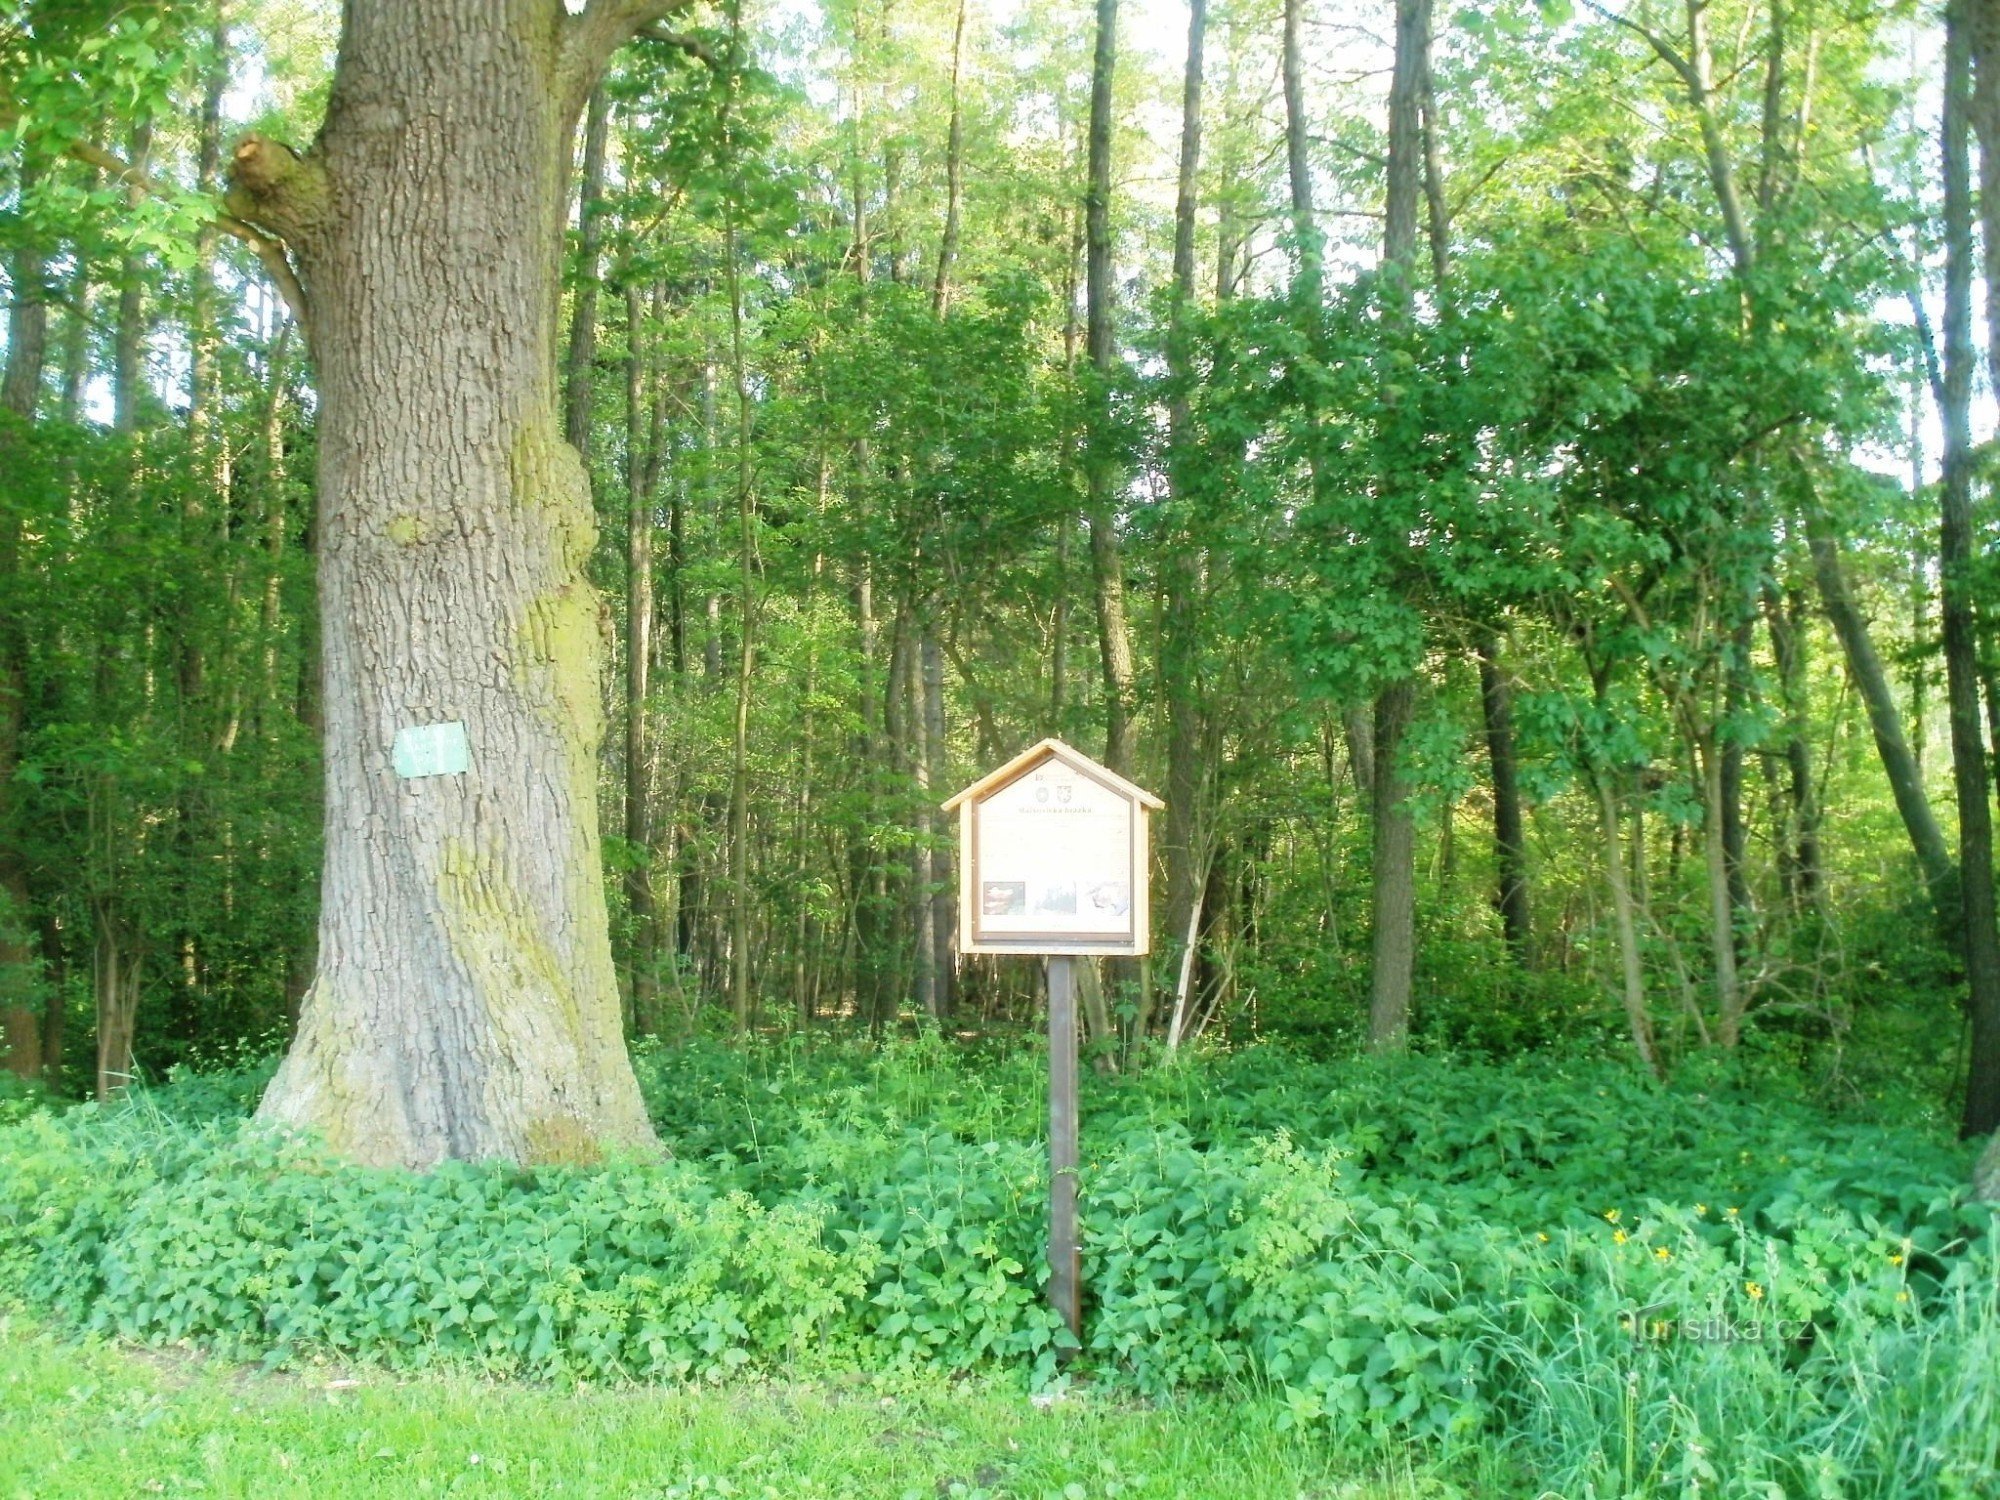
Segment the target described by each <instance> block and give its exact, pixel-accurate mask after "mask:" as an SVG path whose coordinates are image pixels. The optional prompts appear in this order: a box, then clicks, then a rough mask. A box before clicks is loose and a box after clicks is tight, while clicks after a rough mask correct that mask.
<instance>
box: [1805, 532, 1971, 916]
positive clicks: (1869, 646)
mask: <svg viewBox="0 0 2000 1500" xmlns="http://www.w3.org/2000/svg"><path fill="white" fill-rule="evenodd" d="M1806 539H1807V542H1808V543H1809V544H1810V546H1811V548H1812V558H1813V576H1814V579H1815V581H1816V582H1817V583H1818V585H1819V597H1820V605H1821V607H1822V608H1823V609H1824V610H1825V611H1826V617H1827V619H1828V620H1829V621H1830V622H1831V623H1832V625H1833V633H1834V636H1835V637H1836V638H1837V639H1838V640H1839V642H1840V649H1841V652H1842V653H1843V654H1844V655H1845V656H1846V658H1847V672H1848V676H1849V678H1850V679H1851V680H1852V681H1853V683H1854V687H1855V691H1856V692H1858V693H1859V694H1860V695H1861V701H1862V704H1863V705H1864V706H1865V707H1866V709H1867V711H1868V727H1869V728H1870V730H1872V731H1873V733H1874V736H1875V753H1876V755H1877V756H1878V757H1879V758H1880V760H1881V762H1882V773H1883V775H1884V776H1885V777H1887V778H1888V782H1889V791H1890V794H1891V796H1893V797H1894V799H1895V802H1896V812H1897V814H1898V815H1899V816H1900V817H1901V818H1902V820H1903V831H1904V832H1905V833H1906V834H1907V835H1908V836H1909V840H1910V849H1911V852H1912V853H1913V854H1914V855H1915V856H1916V860H1917V868H1918V870H1919V871H1920V872H1921V873H1922V875H1923V879H1924V886H1925V889H1926V890H1927V891H1928V893H1929V895H1930V899H1931V903H1932V905H1933V906H1935V907H1936V908H1937V913H1938V923H1939V927H1940V929H1941V930H1943V931H1945V932H1947V933H1951V934H1953V935H1954V936H1955V935H1956V934H1957V933H1958V931H1959V928H1960V925H1961V917H1960V913H1959V911H1958V908H1957V904H1956V901H1957V888H1958V876H1957V871H1956V870H1955V869H1954V868H1953V865H1952V859H1951V851H1950V850H1949V849H1948V848H1947V847H1946V845H1945V841H1944V832H1943V830H1942V829H1940V828H1939V827H1938V822H1937V817H1936V815H1935V814H1933V813H1932V811H1931V804H1930V799H1929V798H1928V797H1926V796H1925V795H1924V780H1923V776H1922V774H1921V772H1919V770H1918V768H1917V761H1916V757H1915V756H1914V755H1913V754H1912V753H1911V751H1910V747H1909V744H1908V743H1907V742H1906V741H1905V740H1904V738H1903V721H1902V718H1901V716H1900V715H1899V714H1898V713H1897V711H1896V698H1895V692H1894V689H1892V688H1891V686H1890V684H1889V674H1888V673H1887V672H1886V671H1884V670H1883V667H1882V659H1881V657H1880V656H1878V655H1876V652H1875V644H1874V641H1873V639H1872V638H1871V637H1870V635H1869V631H1868V621H1867V620H1866V619H1865V618H1864V617H1863V616H1862V613H1861V611H1860V609H1859V608H1858V607H1857V606H1856V605H1855V603H1854V598H1853V595H1852V594H1851V593H1850V592H1849V591H1848V587H1847V576H1846V570H1845V569H1844V568H1843V567H1842V565H1841V557H1840V543H1839V541H1838V539H1837V538H1836V537H1835V535H1834V532H1833V528H1832V526H1831V525H1829V524H1828V523H1827V521H1826V520H1825V519H1824V518H1823V517H1821V516H1819V515H1817V514H1814V515H1811V516H1808V517H1807V520H1806ZM1954 946H1956V943H1954Z"/></svg>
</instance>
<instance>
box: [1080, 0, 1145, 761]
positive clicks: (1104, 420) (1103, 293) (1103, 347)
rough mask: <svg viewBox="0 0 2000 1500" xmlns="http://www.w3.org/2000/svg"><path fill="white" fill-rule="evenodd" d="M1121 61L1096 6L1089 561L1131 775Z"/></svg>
mask: <svg viewBox="0 0 2000 1500" xmlns="http://www.w3.org/2000/svg"><path fill="white" fill-rule="evenodd" d="M1117 60H1118V0H1097V46H1096V52H1095V56H1094V60H1093V62H1092V64H1091V70H1090V181H1089V187H1088V189H1087V191H1086V193H1085V197H1084V207H1085V221H1086V223H1085V235H1084V238H1085V242H1086V245H1085V275H1084V282H1085V290H1086V300H1087V303H1088V306H1087V308H1086V312H1085V319H1086V323H1087V325H1088V327H1087V334H1086V339H1085V342H1086V343H1087V345H1088V347H1089V353H1090V363H1091V367H1092V369H1093V370H1094V372H1095V373H1096V377H1097V381H1098V387H1097V392H1096V399H1095V400H1094V401H1093V402H1092V405H1091V430H1090V433H1089V435H1088V439H1087V442H1086V454H1085V460H1084V462H1085V477H1086V480H1087V482H1088V488H1089V499H1088V506H1089V519H1090V561H1091V571H1092V575H1093V581H1094V583H1095V587H1096V595H1097V642H1098V650H1099V652H1100V654H1101V655H1102V657H1103V662H1104V722H1105V731H1104V763H1105V764H1106V765H1107V766H1109V767H1110V768H1111V769H1112V770H1114V771H1116V772H1118V773H1119V774H1120V775H1125V774H1127V773H1129V772H1130V771H1131V769H1132V755H1133V751H1134V749H1135V748H1136V745H1137V739H1138V724H1137V722H1136V719H1135V712H1136V709H1137V695H1136V688H1135V679H1134V674H1133V668H1132V638H1131V633H1130V632H1129V631H1128V630H1127V628H1126V625H1125V564H1124V557H1123V548H1122V545H1121V543H1120V541H1119V537H1118V497H1117V488H1118V460H1117V458H1116V456H1115V454H1114V453H1113V452H1112V444H1111V434H1110V432H1109V431H1108V428H1109V424H1110V418H1111V413H1110V404H1109V401H1108V400H1107V396H1108V391H1107V387H1108V385H1109V383H1110V381H1111V380H1112V379H1113V377H1114V375H1115V374H1116V371H1117V363H1118V361H1117V351H1116V350H1115V349H1114V348H1113V346H1112V330H1111V314H1112V299H1113V293H1112V286H1111V124H1112V121H1111V79H1112V73H1113V70H1114V69H1115V67H1116V64H1117Z"/></svg>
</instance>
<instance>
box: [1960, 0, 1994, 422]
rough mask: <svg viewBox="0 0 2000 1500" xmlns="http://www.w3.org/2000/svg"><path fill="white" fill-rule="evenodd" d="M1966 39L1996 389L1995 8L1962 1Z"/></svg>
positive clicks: (1979, 0)
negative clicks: (1969, 49)
mask: <svg viewBox="0 0 2000 1500" xmlns="http://www.w3.org/2000/svg"><path fill="white" fill-rule="evenodd" d="M1965 37H1966V42H1967V44H1968V46H1969V47H1970V48H1971V52H1972V68H1973V83H1972V96H1971V99H1970V102H1969V105H1968V108H1967V110H1966V116H1967V119H1968V120H1969V121H1970V123H1971V125H1972V130H1973V134H1974V136H1975V137H1976V138H1977V140H1978V142H1979V229H1980V239H1981V241H1982V242H1983V249H1984V251H1985V259H1984V264H1985V270H1986V338H1987V376H1988V378H1989V379H1990V380H1991V381H1993V382H1994V383H1995V384H1996V385H2000V4H1996V3H1995V0H1966V6H1965Z"/></svg>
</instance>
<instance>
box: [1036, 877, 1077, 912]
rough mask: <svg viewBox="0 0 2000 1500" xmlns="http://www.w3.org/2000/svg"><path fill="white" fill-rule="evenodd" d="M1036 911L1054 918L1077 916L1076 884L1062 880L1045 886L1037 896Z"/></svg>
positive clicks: (1072, 881)
mask: <svg viewBox="0 0 2000 1500" xmlns="http://www.w3.org/2000/svg"><path fill="white" fill-rule="evenodd" d="M1035 910H1036V911H1038V912H1046V913H1047V914H1048V915H1050V916H1054V917H1073V916H1075V915H1076V882H1075V881H1074V880H1060V881H1052V882H1050V883H1049V884H1048V885H1045V886H1043V887H1042V888H1041V889H1040V890H1039V891H1038V892H1037V893H1036V895H1035Z"/></svg>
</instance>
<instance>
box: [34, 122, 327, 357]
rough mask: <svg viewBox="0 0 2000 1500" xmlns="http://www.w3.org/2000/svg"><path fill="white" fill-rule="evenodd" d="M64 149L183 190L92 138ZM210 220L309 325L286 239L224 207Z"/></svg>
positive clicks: (133, 183)
mask: <svg viewBox="0 0 2000 1500" xmlns="http://www.w3.org/2000/svg"><path fill="white" fill-rule="evenodd" d="M12 123H13V117H12V115H11V114H10V113H9V112H6V111H4V110H0V124H12ZM64 151H65V153H66V154H67V155H68V156H69V157H70V158H71V159H72V160H74V161H80V162H82V163H83V164H84V165H85V166H87V167H95V168H97V170H98V171H100V172H103V173H104V174H105V175H106V176H108V177H111V178H113V179H115V180H116V181H119V182H122V183H124V184H125V185H126V186H127V187H131V188H137V189H138V190H139V191H140V192H142V193H145V194H147V195H149V196H151V197H155V198H171V197H174V196H175V195H176V193H177V192H178V191H179V190H178V189H176V188H173V187H169V186H168V185H167V184H165V183H163V182H160V181H158V180H156V179H155V178H152V177H150V176H148V175H147V174H146V173H144V172H142V171H140V170H139V169H138V168H137V167H135V166H133V165H132V164H131V163H130V162H128V161H126V160H125V159H124V158H122V157H119V156H114V155H113V154H112V153H111V152H109V151H106V150H105V149H104V148H103V147H101V146H96V145H92V144H91V143H90V142H89V141H72V142H71V143H70V144H69V145H68V146H66V147H65V148H64ZM209 222H210V223H212V224H214V225H215V227H216V228H217V229H220V230H221V231H222V232H223V233H224V234H228V235H233V236H234V237H235V238H237V239H239V240H241V241H243V243H244V244H246V245H248V246H249V247H250V248H251V249H252V250H253V251H255V252H256V254H257V259H258V260H259V261H260V262H262V263H263V266H264V273H265V274H266V275H267V276H269V277H270V278H271V281H272V283H273V284H274V285H275V286H276V287H277V288H278V294H279V295H280V296H281V297H283V298H284V299H285V306H286V307H288V308H289V309H290V310H291V314H292V317H293V318H294V319H295V320H296V321H297V322H298V324H299V326H300V327H301V328H303V327H305V326H306V315H305V309H306V294H305V288H304V287H303V286H301V285H300V284H299V277H298V272H296V271H295V270H293V269H292V262H291V259H290V257H288V256H287V255H286V254H285V247H284V245H283V243H282V242H280V241H279V240H278V239H277V238H276V237H275V236H273V235H269V234H266V233H264V232H263V231H261V230H259V229H258V228H257V227H256V226H255V225H252V224H250V223H248V222H247V221H245V220H243V219H241V218H239V217H237V216H236V215H235V214H232V213H226V212H223V211H222V210H220V209H217V210H214V211H213V212H211V214H210V215H209Z"/></svg>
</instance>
